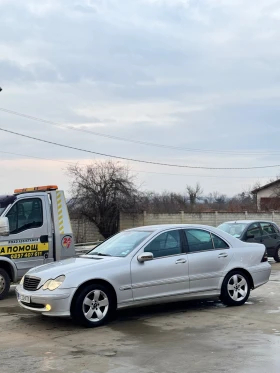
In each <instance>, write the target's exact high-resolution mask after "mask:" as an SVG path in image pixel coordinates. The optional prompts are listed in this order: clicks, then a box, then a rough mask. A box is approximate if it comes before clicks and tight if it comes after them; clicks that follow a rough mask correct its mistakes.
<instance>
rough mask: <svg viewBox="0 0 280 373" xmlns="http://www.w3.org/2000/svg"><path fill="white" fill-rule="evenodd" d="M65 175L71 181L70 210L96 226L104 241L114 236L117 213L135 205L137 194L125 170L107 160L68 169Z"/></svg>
mask: <svg viewBox="0 0 280 373" xmlns="http://www.w3.org/2000/svg"><path fill="white" fill-rule="evenodd" d="M67 172H68V175H69V176H70V177H71V179H72V182H71V186H72V196H73V198H72V200H71V203H70V205H71V209H72V211H73V210H75V211H78V212H79V213H80V214H81V215H82V216H84V217H86V218H87V219H89V220H90V221H92V222H93V223H95V224H96V226H97V228H98V229H99V231H100V233H101V234H102V235H103V236H104V237H105V238H107V237H110V236H112V235H113V234H115V233H116V232H117V231H118V224H119V214H120V211H122V210H126V211H127V210H131V209H134V208H135V207H136V205H137V199H138V192H137V189H136V187H135V184H134V181H133V176H131V175H130V171H129V170H128V168H126V167H124V166H123V165H121V164H120V163H118V162H117V163H115V162H113V161H111V160H109V161H96V162H94V163H92V164H91V165H89V166H86V167H80V166H78V165H75V166H69V167H68V169H67Z"/></svg>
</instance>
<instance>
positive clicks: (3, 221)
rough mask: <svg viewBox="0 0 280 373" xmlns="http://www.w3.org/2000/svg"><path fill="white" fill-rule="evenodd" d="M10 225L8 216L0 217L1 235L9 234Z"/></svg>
mask: <svg viewBox="0 0 280 373" xmlns="http://www.w3.org/2000/svg"><path fill="white" fill-rule="evenodd" d="M9 234H10V225H9V219H8V218H6V217H2V218H1V217H0V236H9Z"/></svg>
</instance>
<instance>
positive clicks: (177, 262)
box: [175, 259, 186, 264]
mask: <svg viewBox="0 0 280 373" xmlns="http://www.w3.org/2000/svg"><path fill="white" fill-rule="evenodd" d="M183 263H186V259H178V260H176V262H175V264H183Z"/></svg>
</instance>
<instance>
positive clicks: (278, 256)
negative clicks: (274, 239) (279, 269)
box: [273, 246, 280, 263]
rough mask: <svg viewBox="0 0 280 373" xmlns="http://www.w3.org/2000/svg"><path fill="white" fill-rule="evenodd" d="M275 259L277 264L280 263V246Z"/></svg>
mask: <svg viewBox="0 0 280 373" xmlns="http://www.w3.org/2000/svg"><path fill="white" fill-rule="evenodd" d="M273 258H274V260H275V262H277V263H279V262H280V246H279V247H277V249H276V250H275V253H274V257H273Z"/></svg>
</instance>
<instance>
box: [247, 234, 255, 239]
mask: <svg viewBox="0 0 280 373" xmlns="http://www.w3.org/2000/svg"><path fill="white" fill-rule="evenodd" d="M246 238H248V239H251V238H255V236H254V235H253V234H247V235H246Z"/></svg>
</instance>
